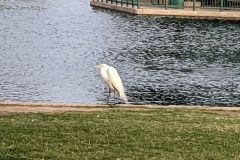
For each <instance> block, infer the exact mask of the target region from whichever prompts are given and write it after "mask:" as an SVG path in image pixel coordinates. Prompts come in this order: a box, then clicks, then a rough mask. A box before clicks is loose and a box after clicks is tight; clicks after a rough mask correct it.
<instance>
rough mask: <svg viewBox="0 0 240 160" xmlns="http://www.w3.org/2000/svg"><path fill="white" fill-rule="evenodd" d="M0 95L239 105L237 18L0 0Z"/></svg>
mask: <svg viewBox="0 0 240 160" xmlns="http://www.w3.org/2000/svg"><path fill="white" fill-rule="evenodd" d="M0 21H1V25H0V101H36V102H66V103H90V104H94V103H104V102H105V99H106V95H107V87H106V85H105V84H104V82H103V80H102V79H101V77H100V75H99V70H98V69H96V68H94V66H96V65H97V64H101V63H107V64H109V65H112V66H114V67H115V68H117V69H118V71H119V73H120V75H121V77H122V79H123V82H124V85H125V88H126V93H127V96H128V98H129V100H130V101H131V102H133V103H136V104H162V105H213V106H217V105H218V106H240V23H239V22H230V21H210V20H183V19H169V18H157V17H141V16H133V15H129V14H124V13H119V12H113V11H109V10H103V9H93V8H91V7H90V6H89V1H84V0H68V1H65V0H1V1H0Z"/></svg>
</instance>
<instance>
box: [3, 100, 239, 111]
mask: <svg viewBox="0 0 240 160" xmlns="http://www.w3.org/2000/svg"><path fill="white" fill-rule="evenodd" d="M11 106H19V107H21V106H24V107H77V108H109V107H111V106H110V105H103V104H78V103H37V102H8V101H7V102H0V107H11ZM115 107H116V109H117V108H123V107H124V108H149V109H161V108H166V109H172V108H183V109H184V108H185V109H207V110H234V111H240V107H217V106H216V107H212V106H184V105H179V106H178V105H169V106H161V105H132V104H120V105H116V106H115ZM113 108H114V107H113Z"/></svg>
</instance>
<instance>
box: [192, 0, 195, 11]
mask: <svg viewBox="0 0 240 160" xmlns="http://www.w3.org/2000/svg"><path fill="white" fill-rule="evenodd" d="M193 10H194V11H195V10H196V0H193Z"/></svg>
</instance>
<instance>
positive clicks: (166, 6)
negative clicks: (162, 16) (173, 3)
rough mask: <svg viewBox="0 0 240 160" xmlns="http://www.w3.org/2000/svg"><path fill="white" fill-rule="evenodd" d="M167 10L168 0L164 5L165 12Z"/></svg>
mask: <svg viewBox="0 0 240 160" xmlns="http://www.w3.org/2000/svg"><path fill="white" fill-rule="evenodd" d="M167 9H168V0H166V4H165V10H167Z"/></svg>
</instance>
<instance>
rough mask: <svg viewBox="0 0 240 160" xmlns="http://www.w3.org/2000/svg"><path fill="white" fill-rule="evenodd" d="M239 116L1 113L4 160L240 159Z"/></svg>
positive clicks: (167, 112) (168, 112)
mask: <svg viewBox="0 0 240 160" xmlns="http://www.w3.org/2000/svg"><path fill="white" fill-rule="evenodd" d="M239 124H240V116H239V115H218V114H216V113H208V112H206V111H202V110H197V109H192V110H191V109H155V110H150V109H145V110H140V111H126V110H120V109H112V110H110V111H105V112H91V113H89V112H81V113H61V114H60V113H56V114H39V113H38V114H11V115H0V140H1V141H0V159H1V160H14V159H19V160H20V159H21V160H25V159H26V160H27V159H34V160H37V159H56V160H71V159H73V160H78V159H81V160H84V159H104V160H106V159H115V160H121V159H147V160H148V159H158V160H159V159H163V160H165V159H173V160H175V159H184V160H185V159H189V160H190V159H191V160H192V159H202V160H217V159H219V160H223V159H224V160H226V159H231V160H233V159H236V160H237V159H240V152H239V148H240V125H239Z"/></svg>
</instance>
